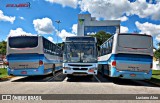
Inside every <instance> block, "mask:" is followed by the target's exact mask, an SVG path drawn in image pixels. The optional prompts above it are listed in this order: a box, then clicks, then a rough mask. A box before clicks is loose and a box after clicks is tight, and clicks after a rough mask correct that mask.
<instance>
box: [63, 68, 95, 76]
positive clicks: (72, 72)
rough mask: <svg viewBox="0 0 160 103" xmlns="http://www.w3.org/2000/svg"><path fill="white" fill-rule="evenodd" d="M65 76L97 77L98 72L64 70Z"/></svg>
mask: <svg viewBox="0 0 160 103" xmlns="http://www.w3.org/2000/svg"><path fill="white" fill-rule="evenodd" d="M63 74H72V75H97V70H94V71H92V72H89V71H88V70H64V69H63Z"/></svg>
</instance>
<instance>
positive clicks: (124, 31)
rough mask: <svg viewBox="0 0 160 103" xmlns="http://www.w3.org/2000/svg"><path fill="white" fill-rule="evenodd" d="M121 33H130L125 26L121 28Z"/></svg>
mask: <svg viewBox="0 0 160 103" xmlns="http://www.w3.org/2000/svg"><path fill="white" fill-rule="evenodd" d="M120 32H121V33H127V32H128V28H127V27H125V26H121V27H120Z"/></svg>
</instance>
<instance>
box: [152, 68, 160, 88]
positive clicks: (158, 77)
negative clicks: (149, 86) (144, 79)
mask: <svg viewBox="0 0 160 103" xmlns="http://www.w3.org/2000/svg"><path fill="white" fill-rule="evenodd" d="M149 81H151V82H153V83H156V84H158V85H160V70H152V78H151V79H150V80H149Z"/></svg>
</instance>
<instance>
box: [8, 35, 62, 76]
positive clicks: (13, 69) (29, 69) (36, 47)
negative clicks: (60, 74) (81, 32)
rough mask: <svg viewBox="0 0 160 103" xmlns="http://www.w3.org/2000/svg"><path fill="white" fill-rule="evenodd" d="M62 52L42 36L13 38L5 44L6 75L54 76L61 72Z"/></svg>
mask: <svg viewBox="0 0 160 103" xmlns="http://www.w3.org/2000/svg"><path fill="white" fill-rule="evenodd" d="M62 55H63V54H62V50H61V48H60V47H59V46H57V45H55V44H54V43H52V42H51V41H49V40H48V39H46V38H44V37H43V36H14V37H9V38H8V42H7V55H6V57H7V65H8V69H7V71H8V75H14V76H33V75H46V74H51V73H52V74H53V75H54V74H55V72H56V71H58V70H62V60H63V59H62Z"/></svg>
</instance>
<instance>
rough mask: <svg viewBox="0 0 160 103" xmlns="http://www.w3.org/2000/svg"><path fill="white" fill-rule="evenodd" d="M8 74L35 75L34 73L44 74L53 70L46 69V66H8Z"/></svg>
mask: <svg viewBox="0 0 160 103" xmlns="http://www.w3.org/2000/svg"><path fill="white" fill-rule="evenodd" d="M7 71H8V75H14V76H33V75H44V74H45V73H47V72H49V71H50V72H51V70H50V69H47V70H45V71H44V66H40V67H39V68H26V69H11V68H7Z"/></svg>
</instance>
